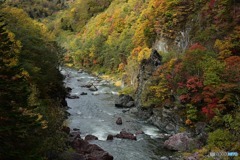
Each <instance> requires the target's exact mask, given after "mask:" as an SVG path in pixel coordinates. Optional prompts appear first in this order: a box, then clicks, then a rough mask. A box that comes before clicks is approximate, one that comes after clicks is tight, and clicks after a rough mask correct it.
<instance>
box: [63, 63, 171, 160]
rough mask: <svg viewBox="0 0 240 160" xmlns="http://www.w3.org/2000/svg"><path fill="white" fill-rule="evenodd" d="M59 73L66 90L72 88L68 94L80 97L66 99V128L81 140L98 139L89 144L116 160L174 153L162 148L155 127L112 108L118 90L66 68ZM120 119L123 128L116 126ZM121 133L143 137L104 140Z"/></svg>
mask: <svg viewBox="0 0 240 160" xmlns="http://www.w3.org/2000/svg"><path fill="white" fill-rule="evenodd" d="M61 72H62V74H64V75H65V76H66V79H65V84H66V87H70V88H71V89H72V90H71V93H70V95H71V96H75V97H76V96H77V97H79V98H67V99H66V100H67V103H68V106H69V108H70V109H69V110H68V112H69V113H70V116H69V117H68V119H67V120H66V125H67V126H69V127H70V128H71V129H74V128H77V129H80V131H81V137H85V136H86V135H94V136H96V137H98V140H94V141H91V142H90V143H93V144H97V145H98V146H100V147H101V148H103V149H104V150H105V151H107V152H108V153H109V154H111V155H112V156H113V157H114V159H116V160H128V159H129V160H159V159H164V158H167V157H168V158H169V157H170V158H171V157H172V155H173V152H170V151H168V150H166V149H164V148H163V142H164V140H163V139H162V137H163V135H164V134H163V133H161V132H160V130H159V129H158V128H157V127H155V126H153V125H151V124H148V123H146V122H145V121H143V120H141V119H139V118H137V117H136V116H134V115H132V114H130V113H129V112H125V110H126V109H119V108H116V107H115V106H114V101H115V99H116V97H117V96H118V90H119V88H117V87H115V86H114V85H113V84H112V83H111V82H109V81H107V80H102V79H100V78H98V77H95V76H92V75H90V74H88V73H86V72H77V71H76V70H73V69H69V68H63V69H62V71H61ZM89 83H92V84H93V85H94V86H96V87H97V91H90V90H89V88H86V87H83V86H84V85H86V84H89ZM83 93H84V95H81V94H83ZM119 117H121V118H122V122H123V123H122V125H117V124H116V120H117V119H118V118H119ZM120 131H127V132H130V133H133V134H135V133H136V132H138V131H143V132H144V133H145V134H139V135H137V136H136V137H137V140H136V141H134V140H128V139H119V138H114V139H113V141H107V140H106V139H107V136H108V135H109V134H111V135H116V134H118V133H119V132H120Z"/></svg>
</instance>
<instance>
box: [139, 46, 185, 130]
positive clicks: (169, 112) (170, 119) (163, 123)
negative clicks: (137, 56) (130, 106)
mask: <svg viewBox="0 0 240 160" xmlns="http://www.w3.org/2000/svg"><path fill="white" fill-rule="evenodd" d="M161 60H162V57H161V56H160V55H159V54H158V52H157V51H156V50H153V51H152V53H151V55H150V57H149V59H147V60H143V61H142V62H141V65H140V69H139V74H138V88H137V91H136V95H135V105H136V107H137V112H134V113H135V114H136V115H138V116H139V117H141V118H143V119H146V120H148V122H151V123H152V124H154V125H155V126H157V127H158V128H159V129H161V130H162V131H164V132H166V133H170V134H175V133H177V132H178V129H179V126H180V124H181V123H182V120H181V119H180V117H178V116H177V114H175V113H176V110H177V109H174V108H177V107H175V106H167V107H165V106H162V107H161V108H158V109H153V107H154V104H152V102H151V101H149V95H148V94H151V93H150V91H149V86H151V85H153V84H155V83H156V82H155V80H154V78H153V77H154V76H153V73H154V72H155V71H156V69H157V68H158V67H160V65H161ZM148 92H149V93H148ZM168 108H169V109H168Z"/></svg>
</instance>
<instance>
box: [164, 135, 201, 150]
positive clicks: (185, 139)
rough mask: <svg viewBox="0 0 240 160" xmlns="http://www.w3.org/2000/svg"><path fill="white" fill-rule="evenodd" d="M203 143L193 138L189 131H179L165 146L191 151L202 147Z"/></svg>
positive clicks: (171, 148) (170, 148)
mask: <svg viewBox="0 0 240 160" xmlns="http://www.w3.org/2000/svg"><path fill="white" fill-rule="evenodd" d="M201 145H202V143H200V142H199V141H197V140H195V139H193V138H191V136H190V135H189V134H188V133H178V134H175V135H173V136H171V137H170V138H169V139H168V140H166V141H165V142H164V147H165V148H167V149H169V150H175V151H189V150H193V149H196V148H200V147H201Z"/></svg>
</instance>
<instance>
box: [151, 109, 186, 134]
mask: <svg viewBox="0 0 240 160" xmlns="http://www.w3.org/2000/svg"><path fill="white" fill-rule="evenodd" d="M175 112H176V110H175V109H174V108H170V109H167V108H165V107H162V108H155V109H153V115H152V116H151V118H150V119H149V121H150V122H151V123H152V124H154V125H155V126H157V127H158V128H159V129H161V130H162V131H164V132H166V133H170V134H175V133H177V132H178V131H179V126H180V124H181V123H182V120H181V118H180V117H179V116H178V114H176V113H175Z"/></svg>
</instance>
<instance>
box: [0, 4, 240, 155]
mask: <svg viewBox="0 0 240 160" xmlns="http://www.w3.org/2000/svg"><path fill="white" fill-rule="evenodd" d="M19 8H21V9H19ZM0 13H1V17H0V19H1V23H0V26H1V27H0V28H1V30H0V34H1V39H0V40H1V47H0V49H1V54H2V56H1V61H0V62H1V66H2V67H1V68H0V69H1V75H0V78H1V83H0V85H1V115H0V118H1V122H0V123H2V124H1V126H4V127H2V128H1V130H0V136H1V137H0V138H1V141H2V140H6V139H8V141H9V142H12V143H9V144H5V143H4V144H5V145H4V146H7V147H6V148H3V149H5V151H6V150H9V149H11V150H12V149H13V148H14V149H13V150H16V148H18V149H19V148H20V149H21V148H22V150H20V151H18V150H16V152H13V153H11V155H0V156H16V155H18V154H20V153H21V154H22V155H23V154H25V153H24V152H25V151H26V150H25V149H24V147H27V146H23V147H22V146H20V147H16V148H15V146H14V145H13V144H15V143H14V142H15V139H13V140H10V139H11V138H12V137H15V138H16V139H17V140H18V141H27V142H29V144H34V145H36V144H38V145H40V144H39V143H37V142H35V141H31V140H33V139H34V138H31V136H39V134H40V135H41V136H40V137H44V135H46V134H47V133H49V132H50V131H54V132H57V128H58V127H60V123H61V120H59V119H58V116H60V117H61V114H62V110H61V108H59V107H57V106H58V105H59V104H56V103H55V102H56V101H54V102H53V101H52V100H56V99H57V100H60V99H61V98H62V97H63V95H62V94H64V89H63V88H62V83H61V80H62V77H61V75H60V74H59V72H58V70H57V69H58V65H59V61H58V60H59V58H60V57H61V53H62V52H63V49H62V48H64V51H65V55H64V61H65V64H66V65H68V66H71V67H76V68H84V69H87V70H90V71H92V72H98V73H105V74H111V75H113V76H116V75H117V76H118V77H119V76H122V75H124V77H125V78H124V80H123V81H124V84H125V89H124V92H125V93H128V94H132V95H134V92H135V90H136V88H137V86H138V84H137V83H138V82H137V79H138V77H137V76H138V70H139V69H140V65H141V63H142V61H143V60H144V59H148V58H149V56H150V54H151V51H152V49H154V50H157V51H158V52H159V53H160V55H161V56H162V57H163V61H162V65H161V66H159V67H158V68H157V70H156V71H155V72H154V74H153V75H151V78H150V80H149V81H150V83H148V84H147V86H146V88H147V89H146V90H144V92H143V94H142V96H141V101H142V105H143V106H142V107H143V108H148V107H155V108H158V107H159V108H161V107H168V108H171V107H175V106H177V107H179V108H180V109H179V113H178V114H179V115H180V116H181V117H182V118H183V119H184V121H185V127H184V128H183V130H188V129H189V130H191V129H193V128H194V127H195V124H196V123H198V122H206V123H207V124H208V134H209V136H208V140H207V143H206V145H205V147H204V148H203V149H202V150H201V151H199V152H200V153H202V154H206V153H207V152H209V151H211V150H223V151H230V150H234V151H238V152H239V153H240V150H239V148H240V134H239V133H240V118H239V117H240V115H239V113H240V112H239V111H240V96H239V95H240V83H239V82H240V25H239V24H240V3H239V1H237V0H221V1H219V0H196V1H193V0H68V1H65V0H53V1H49V0H41V1H24V0H15V1H14V0H7V1H6V3H5V4H4V5H3V6H2V7H1V11H0ZM31 18H32V19H31ZM59 46H61V47H59ZM6 86H9V87H8V90H6ZM20 86H21V87H20ZM59 89H60V92H59ZM173 97H174V98H173ZM2 99H4V101H2ZM10 102H11V103H10ZM2 106H3V107H2ZM48 109H50V110H49V111H47V110H48ZM52 111H57V114H56V117H52V115H51V114H50V113H49V112H52ZM3 115H4V116H3ZM55 120H57V122H58V123H59V125H58V126H57V128H54V127H56V126H51V123H53V121H55ZM16 121H18V122H19V123H20V124H16ZM12 124H14V125H12ZM23 125H24V126H25V125H26V126H31V127H29V129H30V130H26V129H24V128H22V127H21V126H23ZM10 126H11V127H10ZM33 131H34V132H33ZM6 133H8V134H6ZM19 133H20V134H19ZM35 133H36V134H35ZM58 135H59V136H62V135H60V134H58ZM2 137H3V138H2ZM223 137H228V138H223ZM30 139H31V140H30ZM50 139H51V138H49V139H48V138H47V139H44V144H45V143H47V142H48V140H49V141H52V139H51V140H50ZM38 140H39V141H40V140H41V141H43V139H41V138H40V139H38ZM5 142H6V141H5ZM18 144H19V145H22V143H18ZM39 147H40V148H41V147H42V146H36V147H35V148H32V149H39ZM0 149H1V150H2V148H0ZM28 152H29V153H28V154H27V155H30V156H35V155H33V153H36V152H34V151H33V150H31V149H30V150H28ZM40 152H41V153H44V151H42V150H40ZM5 153H7V152H5Z"/></svg>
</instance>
